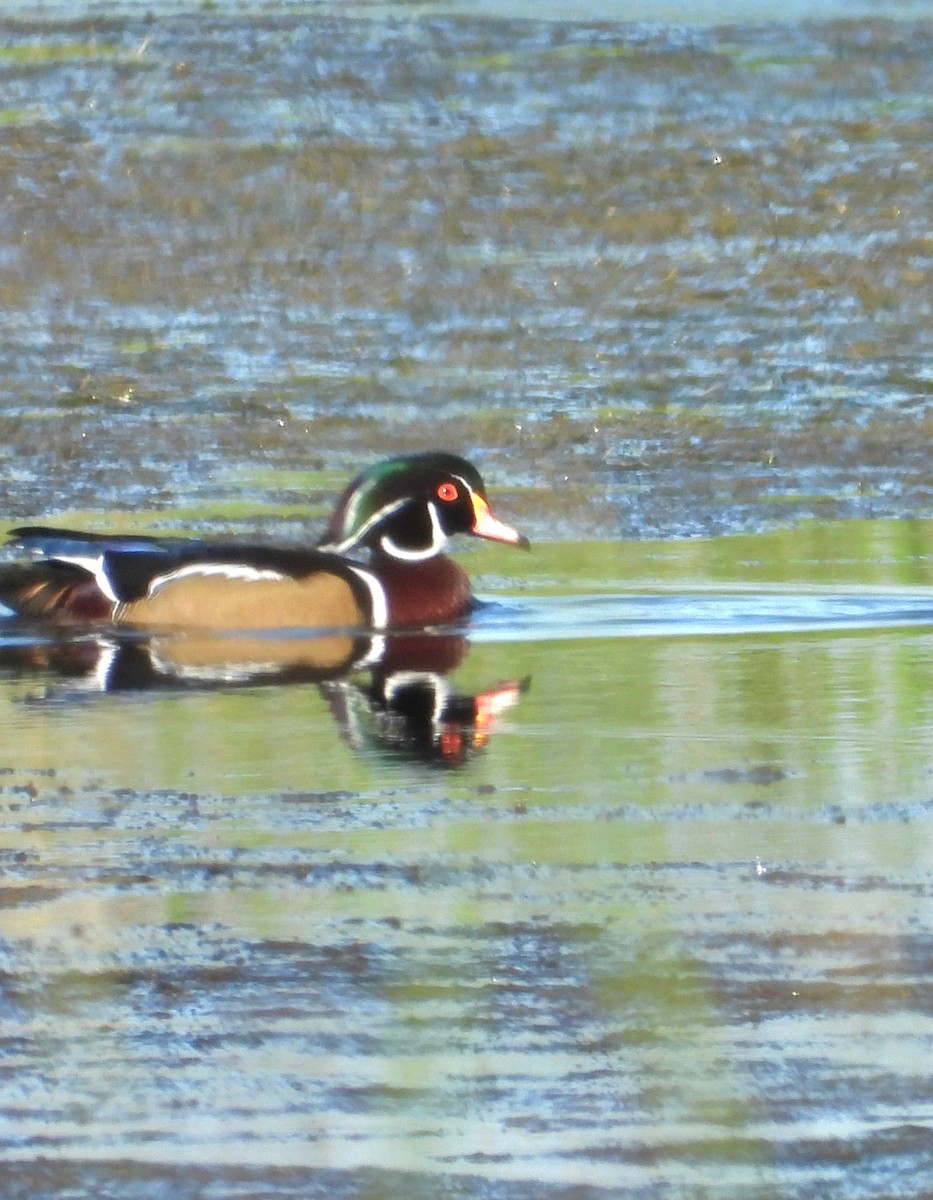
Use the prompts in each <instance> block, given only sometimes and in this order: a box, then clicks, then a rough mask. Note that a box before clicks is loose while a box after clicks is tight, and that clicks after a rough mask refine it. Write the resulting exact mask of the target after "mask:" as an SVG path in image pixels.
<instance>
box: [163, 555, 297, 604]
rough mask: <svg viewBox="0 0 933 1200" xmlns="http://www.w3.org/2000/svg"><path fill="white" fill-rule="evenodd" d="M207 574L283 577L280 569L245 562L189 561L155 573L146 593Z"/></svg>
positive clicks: (238, 577) (253, 578)
mask: <svg viewBox="0 0 933 1200" xmlns="http://www.w3.org/2000/svg"><path fill="white" fill-rule="evenodd" d="M208 575H220V576H222V577H223V578H224V579H236V580H239V581H245V582H246V583H256V582H258V581H260V580H277V579H285V576H284V575H283V574H282V573H281V571H265V570H261V569H260V568H259V567H248V566H246V564H245V563H191V564H190V566H187V567H179V568H178V570H177V571H166V573H165V574H164V575H156V577H155V578H154V579H153V580H152V581H151V582H150V584H149V590H148V592H147V595H149V596H154V595H155V594H156V592H157V591H158V590H159V589H160V588H163V587H165V586H166V585H167V584H170V583H177V582H178V581H179V580H180V579H196V578H203V577H204V576H208Z"/></svg>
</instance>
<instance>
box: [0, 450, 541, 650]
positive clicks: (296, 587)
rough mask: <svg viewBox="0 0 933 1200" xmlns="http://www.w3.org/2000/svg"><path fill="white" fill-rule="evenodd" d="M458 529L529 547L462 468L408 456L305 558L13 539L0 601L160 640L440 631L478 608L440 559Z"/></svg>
mask: <svg viewBox="0 0 933 1200" xmlns="http://www.w3.org/2000/svg"><path fill="white" fill-rule="evenodd" d="M457 533H466V534H472V535H473V536H475V537H481V538H489V539H490V540H492V541H497V542H506V543H508V544H510V545H513V546H527V545H528V542H527V539H526V538H524V537H522V536H521V534H519V533H517V532H516V531H515V530H514V529H512V528H511V527H510V526H508V525H506V524H504V523H503V522H502V521H500V520H498V519H497V518H496V517H494V516H493V514H492V512H491V510H490V508H489V503H488V501H487V499H486V490H485V486H484V484H483V480H482V478H481V476H480V474H479V472H478V471H477V470H476V468H475V467H474V466H473V465H472V464H471V463H469V462H467V461H466V460H465V459H463V458H460V457H458V456H457V455H454V454H445V453H440V452H436V453H429V454H414V455H408V456H406V457H401V458H392V459H388V460H387V461H384V462H380V463H377V464H376V465H375V466H373V467H371V468H370V469H369V470H367V471H364V472H363V473H362V474H361V475H359V476H358V477H357V478H356V479H355V480H354V481H353V482H352V483H351V484H350V485H349V487H348V488H347V489H346V491H345V492H344V493H343V495H342V497H341V498H340V500H339V502H338V504H337V507H336V509H335V511H334V515H333V517H332V518H331V520H330V523H329V525H328V527H327V529H326V531H325V534H324V537H323V539H322V540H321V541H320V542H319V543H318V545H317V546H315V547H314V548H297V547H288V546H267V545H254V544H249V543H246V544H238V543H235V542H210V541H200V540H194V539H186V538H154V537H134V536H109V535H107V534H95V533H78V532H74V531H72V530H67V529H55V528H49V527H46V526H24V527H22V528H19V529H14V530H13V531H12V533H11V538H12V539H13V544H14V545H15V546H17V547H18V548H21V549H23V550H26V551H27V552H29V553H30V554H31V555H32V556H33V557H32V561H28V562H16V563H12V564H10V565H9V566H7V567H6V568H2V569H0V602H2V603H3V604H4V605H6V606H7V607H8V608H9V609H11V610H12V611H13V612H14V613H17V614H20V615H22V616H25V617H30V618H37V619H41V620H49V621H52V622H56V623H58V624H72V625H73V624H85V623H89V622H90V623H99V622H106V623H109V624H115V625H122V626H130V627H137V628H138V627H142V628H150V629H168V630H174V629H202V630H217V631H220V630H250V629H294V628H327V629H365V630H376V631H378V630H387V629H398V628H404V627H413V626H425V625H435V624H442V623H445V622H449V621H453V620H456V619H458V618H460V617H462V616H464V615H465V614H466V613H468V612H469V611H470V608H471V607H472V605H473V598H472V594H471V591H470V584H469V580H468V578H467V575H466V572H465V571H464V570H463V568H462V567H460V566H459V565H458V564H457V563H455V562H454V561H453V560H452V559H450V558H448V557H447V556H446V555H445V554H444V550H445V549H446V547H447V543H448V540H449V539H450V537H451V536H452V535H454V534H457Z"/></svg>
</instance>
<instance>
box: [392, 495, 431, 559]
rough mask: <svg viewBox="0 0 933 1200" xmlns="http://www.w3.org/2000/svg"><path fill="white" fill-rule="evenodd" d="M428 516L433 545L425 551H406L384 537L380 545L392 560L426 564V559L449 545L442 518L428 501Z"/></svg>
mask: <svg viewBox="0 0 933 1200" xmlns="http://www.w3.org/2000/svg"><path fill="white" fill-rule="evenodd" d="M428 514H429V515H430V518H431V544H430V546H428V547H427V549H425V550H405V549H403V548H402V547H401V546H397V545H396V544H395V542H393V541H392V539H391V538H390V537H386V536H385V535H383V536H382V537H381V538H380V539H379V545H380V546H381V547H382V549H383V550H384V551H385V552H386V554H388V555H390V556H391V557H392V558H400V559H402V561H403V562H424V561H425V560H426V559H429V558H433V557H434V556H435V554H440V553H441V551H442V550H443V549H444V547H445V546H446V545H447V541H448V538H447V534H446V533H445V532H444V531H443V529H442V528H441V522H440V518H439V517H438V515H437V509H436V508H435V506H434V505H433V504H432V503H431V502H430V500H429V501H428Z"/></svg>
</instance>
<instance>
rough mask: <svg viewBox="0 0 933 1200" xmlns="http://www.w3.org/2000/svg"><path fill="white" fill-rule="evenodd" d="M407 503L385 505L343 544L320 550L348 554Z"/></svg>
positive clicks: (321, 547)
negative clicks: (374, 527) (374, 528)
mask: <svg viewBox="0 0 933 1200" xmlns="http://www.w3.org/2000/svg"><path fill="white" fill-rule="evenodd" d="M407 503H408V501H407V500H405V499H402V500H396V501H395V503H394V504H386V505H384V506H383V507H382V508H380V509H379V511H378V512H374V513H373V515H372V516H371V517H370V518H369V520H368V521H366V522H364V524H363V525H361V526H360V528H359V529H358V530H357V531H356V533H353V534H351V535H350V536H349V537H346V538H344V539H343V541H342V542H326V543H323V544H322V545H321V546H320V547H319V549H320V550H329V551H330V552H331V553H333V554H345V553H346V552H347V550H349V549H350V548H351V547H353V546H355V545H356V544H357V543H358V542H360V541H362V540H363V538H364V537H365V536H366V534H367V533H369V531H370V529H372V527H373V526H374V525H378V524H379V522H380V521H384V520H385V518H386V517H389V516H391V515H392V513H394V512H398V510H399V509H400V508H402V507H403V506H404V505H406V504H407ZM353 508H354V505H352V504H351V506H350V509H349V511H350V512H352V511H353Z"/></svg>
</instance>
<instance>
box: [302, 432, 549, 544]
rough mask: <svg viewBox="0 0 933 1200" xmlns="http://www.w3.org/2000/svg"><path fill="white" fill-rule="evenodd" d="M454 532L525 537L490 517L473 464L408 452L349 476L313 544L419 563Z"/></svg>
mask: <svg viewBox="0 0 933 1200" xmlns="http://www.w3.org/2000/svg"><path fill="white" fill-rule="evenodd" d="M457 533H466V534H472V535H473V536H474V537H481V538H488V539H489V540H491V541H494V542H506V543H508V544H509V545H512V546H524V547H527V545H528V539H527V538H525V537H522V535H521V534H520V533H518V532H517V531H516V530H514V529H512V528H511V526H509V525H506V524H505V523H504V522H503V521H500V520H499V519H498V518H497V517H494V516H493V514H492V511H491V510H490V507H489V502H488V500H487V499H486V488H485V485H484V484H483V480H482V476H481V475H480V473H479V471H477V469H476V467H474V466H473V464H472V463H469V462H467V460H466V459H465V458H460V457H459V456H458V455H456V454H444V453H440V452H434V453H430V454H411V455H407V456H404V457H401V458H390V459H386V460H385V461H383V462H380V463H376V465H375V466H373V467H370V468H369V470H368V471H364V472H363V474H362V475H359V476H357V478H356V479H354V480H353V482H352V483H351V484H350V485H349V487H348V488H347V490H346V491H345V492H344V493H343V495H342V496H341V498H340V501H339V502H338V504H337V508H336V510H335V512H334V515H333V517H332V518H331V521H330V524H329V525H328V527H327V531H326V533H325V535H324V538H323V540H322V542H321V546H320V548H321V549H322V550H327V551H331V552H333V553H336V554H353V553H357V552H359V551H362V550H369V551H371V552H372V553H373V554H374V555H376V556H385V557H388V558H392V559H396V560H400V561H403V562H406V561H407V562H424V561H425V560H426V559H429V558H433V557H434V556H435V555H436V554H441V553H442V552H443V551H444V549H445V547H446V545H447V542H448V540H449V539H450V538H451V537H452V536H453V535H454V534H457Z"/></svg>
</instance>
